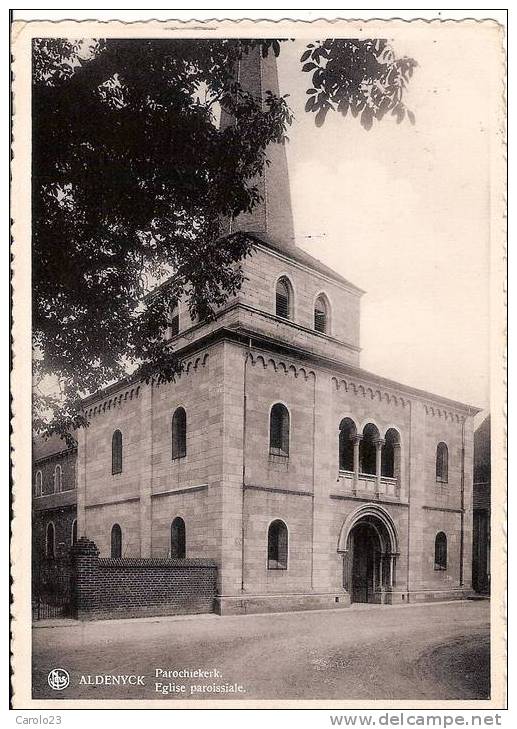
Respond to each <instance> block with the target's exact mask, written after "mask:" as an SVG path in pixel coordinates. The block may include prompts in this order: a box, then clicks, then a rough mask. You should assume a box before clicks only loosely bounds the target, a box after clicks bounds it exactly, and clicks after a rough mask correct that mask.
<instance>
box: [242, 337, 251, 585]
mask: <svg viewBox="0 0 517 729" xmlns="http://www.w3.org/2000/svg"><path fill="white" fill-rule="evenodd" d="M250 352H251V339H249V341H248V350H247V352H246V358H245V360H244V380H243V387H242V415H243V421H242V493H241V591H242V592H244V492H245V490H246V416H247V395H246V381H247V373H248V359H249V357H250Z"/></svg>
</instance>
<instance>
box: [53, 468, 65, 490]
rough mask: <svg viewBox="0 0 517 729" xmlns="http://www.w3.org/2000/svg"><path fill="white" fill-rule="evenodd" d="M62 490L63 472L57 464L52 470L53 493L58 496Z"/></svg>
mask: <svg viewBox="0 0 517 729" xmlns="http://www.w3.org/2000/svg"><path fill="white" fill-rule="evenodd" d="M62 490H63V472H62V471H61V466H60V465H59V463H58V464H57V466H56V467H55V468H54V493H55V494H58V493H60V492H61V491H62Z"/></svg>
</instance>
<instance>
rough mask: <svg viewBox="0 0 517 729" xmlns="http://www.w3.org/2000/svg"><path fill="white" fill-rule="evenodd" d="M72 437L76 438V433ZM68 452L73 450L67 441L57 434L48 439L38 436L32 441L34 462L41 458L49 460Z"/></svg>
mask: <svg viewBox="0 0 517 729" xmlns="http://www.w3.org/2000/svg"><path fill="white" fill-rule="evenodd" d="M72 435H73V436H74V438H75V435H76V434H75V432H74V433H72ZM68 450H71V449H70V448H69V447H68V446H67V444H66V440H65V439H64V438H61V437H60V436H59V435H57V434H54V435H50V436H49V437H48V438H44V437H43V436H36V437H35V438H34V439H33V441H32V460H33V461H39V460H40V459H41V458H48V457H49V456H54V455H56V453H62V452H63V451H68Z"/></svg>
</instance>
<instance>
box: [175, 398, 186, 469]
mask: <svg viewBox="0 0 517 729" xmlns="http://www.w3.org/2000/svg"><path fill="white" fill-rule="evenodd" d="M186 455H187V414H186V412H185V410H184V409H183V408H176V410H175V411H174V415H173V416H172V458H173V460H174V459H175V458H184V456H186Z"/></svg>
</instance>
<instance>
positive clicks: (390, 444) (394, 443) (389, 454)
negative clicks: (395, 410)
mask: <svg viewBox="0 0 517 729" xmlns="http://www.w3.org/2000/svg"><path fill="white" fill-rule="evenodd" d="M381 474H382V475H383V476H387V477H388V478H398V477H399V475H400V435H399V433H398V431H397V430H395V428H389V430H387V431H386V435H385V436H384V445H383V446H382V459H381Z"/></svg>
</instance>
